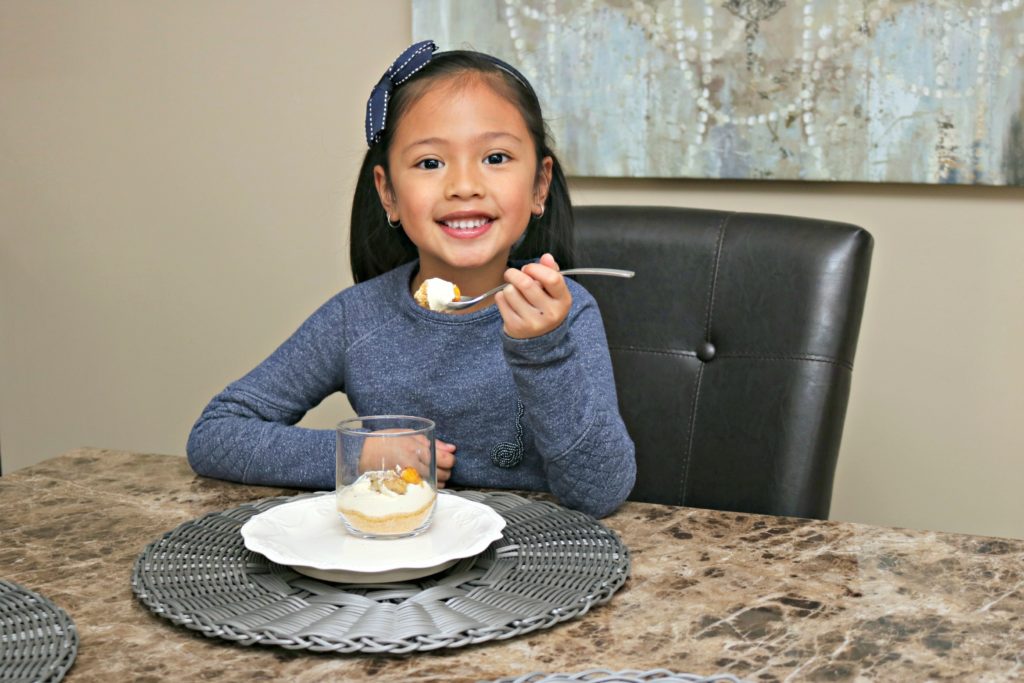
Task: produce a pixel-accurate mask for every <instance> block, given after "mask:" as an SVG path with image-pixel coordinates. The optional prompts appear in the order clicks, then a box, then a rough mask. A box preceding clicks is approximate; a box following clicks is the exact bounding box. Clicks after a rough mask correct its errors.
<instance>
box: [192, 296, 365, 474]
mask: <svg viewBox="0 0 1024 683" xmlns="http://www.w3.org/2000/svg"><path fill="white" fill-rule="evenodd" d="M342 311H343V305H342V303H341V300H340V298H339V297H335V298H333V299H331V300H330V301H328V302H327V303H326V304H324V305H323V306H322V307H320V309H319V310H317V311H316V312H315V313H314V314H313V315H312V316H310V317H309V318H308V319H307V320H306V321H305V322H304V323H303V324H302V325H301V326H300V327H299V329H298V330H296V331H295V333H294V334H293V335H292V336H291V337H290V338H288V340H287V341H285V342H284V343H283V344H282V345H281V346H280V347H278V349H277V350H276V351H274V352H273V354H271V355H270V356H269V357H268V358H267V359H266V360H264V361H263V362H262V363H260V364H259V365H258V366H257V367H256V368H254V369H253V370H252V371H251V372H249V373H248V374H247V375H245V376H244V377H242V378H241V379H239V380H238V381H236V382H233V383H231V384H230V385H228V386H227V388H225V389H224V390H223V391H222V392H220V393H219V394H217V395H216V396H214V397H213V399H212V400H211V401H210V403H209V405H207V406H206V408H205V409H204V410H203V412H202V414H201V415H200V416H199V419H198V420H197V421H196V423H195V425H194V426H193V427H192V432H191V434H189V438H188V445H187V452H188V461H189V464H190V465H191V466H192V469H193V470H195V472H196V473H197V474H201V475H203V476H207V477H214V478H216V479H227V480H230V481H238V482H242V483H246V484H263V485H274V486H286V487H295V488H310V489H332V488H334V480H335V477H334V451H335V435H334V431H333V430H314V429H306V428H302V427H296V426H294V425H295V423H296V422H298V421H299V420H301V419H302V417H303V416H304V415H305V414H306V413H307V412H308V411H309V410H310V409H311V408H313V407H315V406H317V405H318V404H319V403H320V402H321V401H322V400H323V399H324V398H326V397H327V396H329V395H331V394H333V393H334V392H336V391H344V381H343V376H344V374H343V373H344V369H345V368H344V348H345V344H344V339H343V338H342V335H343V327H342V319H343V312H342Z"/></svg>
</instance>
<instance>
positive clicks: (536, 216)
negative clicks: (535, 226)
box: [533, 206, 544, 220]
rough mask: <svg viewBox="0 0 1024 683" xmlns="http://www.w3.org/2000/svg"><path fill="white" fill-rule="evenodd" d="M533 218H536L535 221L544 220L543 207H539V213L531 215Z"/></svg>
mask: <svg viewBox="0 0 1024 683" xmlns="http://www.w3.org/2000/svg"><path fill="white" fill-rule="evenodd" d="M533 217H534V218H536V219H537V220H540V219H541V218H544V207H543V206H541V207H540V213H535V214H533Z"/></svg>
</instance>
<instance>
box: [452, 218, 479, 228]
mask: <svg viewBox="0 0 1024 683" xmlns="http://www.w3.org/2000/svg"><path fill="white" fill-rule="evenodd" d="M486 222H487V219H486V218H474V219H473V220H466V221H447V222H446V223H445V225H447V226H448V227H449V228H455V229H456V230H470V229H472V228H479V227H480V226H481V225H483V224H485V223H486Z"/></svg>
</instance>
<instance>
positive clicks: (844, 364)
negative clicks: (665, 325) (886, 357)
mask: <svg viewBox="0 0 1024 683" xmlns="http://www.w3.org/2000/svg"><path fill="white" fill-rule="evenodd" d="M608 348H609V350H612V351H629V352H632V353H649V354H654V355H658V356H673V357H685V358H694V357H696V356H697V354H696V353H694V352H693V351H677V350H671V349H649V348H645V347H642V346H615V345H610V346H609V347H608ZM715 358H716V359H721V358H750V359H753V360H797V361H807V362H809V363H828V364H830V365H837V366H839V367H841V368H846V369H847V370H853V363H850V362H849V361H845V360H839V359H838V358H832V357H830V356H817V355H813V354H779V353H760V352H758V351H750V352H743V351H729V352H726V353H718V354H716V355H715Z"/></svg>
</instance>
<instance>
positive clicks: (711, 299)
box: [704, 213, 733, 341]
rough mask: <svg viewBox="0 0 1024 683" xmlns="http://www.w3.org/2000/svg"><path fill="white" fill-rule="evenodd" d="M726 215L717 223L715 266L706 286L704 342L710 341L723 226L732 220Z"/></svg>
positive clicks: (730, 215)
mask: <svg viewBox="0 0 1024 683" xmlns="http://www.w3.org/2000/svg"><path fill="white" fill-rule="evenodd" d="M732 216H733V214H731V213H728V214H726V215H724V216H722V220H720V221H719V222H718V228H717V230H718V240H717V243H716V244H715V264H714V266H713V268H712V270H711V282H710V283H709V285H708V309H707V315H705V316H704V341H711V339H710V336H711V313H712V310H713V309H714V307H715V290H716V288H717V286H718V270H719V266H720V265H721V262H722V243H723V242H724V241H725V224H726V223H727V222H728V221H729V219H730V218H732Z"/></svg>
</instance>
